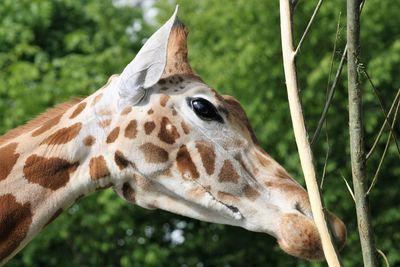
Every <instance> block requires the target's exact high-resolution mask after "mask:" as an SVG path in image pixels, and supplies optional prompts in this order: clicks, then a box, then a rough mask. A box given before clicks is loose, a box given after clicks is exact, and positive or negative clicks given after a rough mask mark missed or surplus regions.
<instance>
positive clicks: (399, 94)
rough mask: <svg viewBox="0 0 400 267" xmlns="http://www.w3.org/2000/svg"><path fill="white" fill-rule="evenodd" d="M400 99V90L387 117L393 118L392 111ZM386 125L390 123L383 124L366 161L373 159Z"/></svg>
mask: <svg viewBox="0 0 400 267" xmlns="http://www.w3.org/2000/svg"><path fill="white" fill-rule="evenodd" d="M399 97H400V88H399V89H398V90H397V94H396V96H395V98H394V100H393V103H392V105H391V106H390V109H389V112H388V114H387V117H390V116H391V114H392V111H393V110H394V107H395V106H396V102H397V100H398V99H399ZM386 123H389V122H388V121H387V120H386V119H385V121H384V122H383V124H382V126H381V129H380V130H379V133H378V135H377V136H376V138H375V141H374V143H373V145H372V147H371V149H370V150H369V152H368V154H367V156H366V159H369V158H370V157H371V155H372V153H373V152H374V150H375V147H376V146H377V144H378V142H379V140H380V139H381V136H382V133H383V129H384V128H385V126H386Z"/></svg>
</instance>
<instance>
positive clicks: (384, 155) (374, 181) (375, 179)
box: [366, 101, 400, 195]
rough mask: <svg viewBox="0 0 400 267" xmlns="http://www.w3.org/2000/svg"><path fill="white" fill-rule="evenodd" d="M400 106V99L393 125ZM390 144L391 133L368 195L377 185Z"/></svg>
mask: <svg viewBox="0 0 400 267" xmlns="http://www.w3.org/2000/svg"><path fill="white" fill-rule="evenodd" d="M399 108H400V101H398V102H397V107H396V111H395V113H394V117H393V121H392V125H391V126H392V127H393V126H394V125H395V123H396V121H397V115H398V112H399ZM389 145H390V134H389V136H388V139H387V141H386V145H385V149H384V150H383V153H382V157H381V159H380V160H379V165H378V168H377V169H376V171H375V175H374V178H373V179H372V183H371V185H370V187H369V188H368V191H367V193H366V195H369V193H370V192H371V190H372V188H373V187H374V186H375V184H376V182H377V181H378V175H379V172H380V170H381V167H382V164H383V161H384V160H385V157H386V154H387V151H388V148H389Z"/></svg>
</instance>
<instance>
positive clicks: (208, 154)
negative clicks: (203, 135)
mask: <svg viewBox="0 0 400 267" xmlns="http://www.w3.org/2000/svg"><path fill="white" fill-rule="evenodd" d="M196 148H197V150H198V151H199V153H200V158H201V162H202V163H203V166H204V169H206V172H207V174H208V175H212V174H213V173H214V171H215V157H216V156H215V151H214V148H213V146H212V145H210V144H209V143H206V142H204V141H197V142H196Z"/></svg>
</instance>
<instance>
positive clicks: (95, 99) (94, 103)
mask: <svg viewBox="0 0 400 267" xmlns="http://www.w3.org/2000/svg"><path fill="white" fill-rule="evenodd" d="M102 97H103V93H100V94H98V95H96V96H95V97H94V99H93V102H92V106H94V105H96V104H97V103H98V102H99V101H100V100H101V98H102Z"/></svg>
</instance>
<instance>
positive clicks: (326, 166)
mask: <svg viewBox="0 0 400 267" xmlns="http://www.w3.org/2000/svg"><path fill="white" fill-rule="evenodd" d="M326 143H327V146H328V147H327V148H326V154H325V161H324V168H323V169H322V177H321V185H320V188H321V190H322V188H323V186H324V181H325V175H326V170H327V168H328V158H329V151H330V147H329V138H328V132H326Z"/></svg>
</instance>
